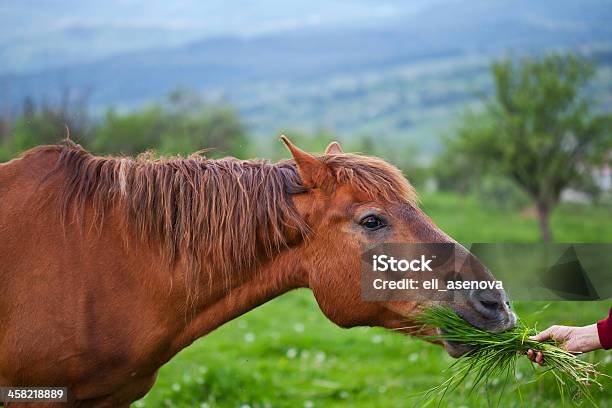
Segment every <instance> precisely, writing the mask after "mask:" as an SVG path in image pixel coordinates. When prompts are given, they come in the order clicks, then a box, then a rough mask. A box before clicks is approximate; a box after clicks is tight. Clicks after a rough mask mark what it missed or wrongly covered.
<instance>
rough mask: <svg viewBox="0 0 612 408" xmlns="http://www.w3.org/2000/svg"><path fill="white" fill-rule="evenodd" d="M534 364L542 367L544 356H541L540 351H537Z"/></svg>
mask: <svg viewBox="0 0 612 408" xmlns="http://www.w3.org/2000/svg"><path fill="white" fill-rule="evenodd" d="M535 361H536V363H538V364H539V365H544V356H543V355H542V352H541V351H538V355H537V356H536V359H535Z"/></svg>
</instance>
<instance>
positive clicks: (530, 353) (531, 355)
mask: <svg viewBox="0 0 612 408" xmlns="http://www.w3.org/2000/svg"><path fill="white" fill-rule="evenodd" d="M527 358H529V359H530V360H531V361H535V355H534V353H533V350H532V349H529V350H527Z"/></svg>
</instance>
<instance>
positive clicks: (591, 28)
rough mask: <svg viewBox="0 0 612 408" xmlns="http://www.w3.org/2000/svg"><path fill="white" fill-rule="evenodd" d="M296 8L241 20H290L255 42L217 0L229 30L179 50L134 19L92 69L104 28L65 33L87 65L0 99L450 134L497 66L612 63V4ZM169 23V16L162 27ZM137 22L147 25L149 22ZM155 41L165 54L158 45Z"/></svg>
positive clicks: (22, 84) (485, 1)
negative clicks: (563, 56)
mask: <svg viewBox="0 0 612 408" xmlns="http://www.w3.org/2000/svg"><path fill="white" fill-rule="evenodd" d="M115 1H117V2H118V0H115ZM27 3H28V2H25V4H27ZM94 3H95V4H97V5H98V6H100V4H99V3H97V2H94ZM120 3H121V2H120ZM128 3H129V4H132V3H133V2H128ZM157 3H158V2H154V3H153V4H154V5H155V4H157ZM187 3H188V4H191V3H190V2H187ZM292 3H293V2H287V3H286V4H285V2H280V1H272V0H269V1H264V2H262V3H261V10H255V11H253V9H257V7H256V6H254V5H251V14H249V13H246V14H249V15H250V16H251V19H253V18H255V17H257V16H264V15H265V16H268V20H266V21H267V23H265V24H264V22H262V21H259V22H258V23H259V25H257V24H255V26H256V27H260V28H261V27H264V26H266V25H267V24H271V23H273V22H279V23H280V22H282V21H284V20H285V19H286V18H288V17H287V16H292V18H295V19H294V20H292V21H294V28H293V29H287V26H284V27H280V28H277V29H264V28H261V30H259V29H257V28H253V27H251V29H252V31H253V32H256V34H253V33H251V34H249V35H243V34H244V33H245V32H246V31H248V29H246V28H244V29H241V28H240V27H239V26H240V24H237V23H236V21H233V20H231V15H232V13H231V10H230V9H228V8H227V7H226V8H223V6H222V5H221V3H220V2H216V1H214V2H212V3H211V4H215V5H216V7H217V8H218V10H213V11H219V10H221V11H219V14H218V15H219V16H224V17H225V18H228V19H230V20H229V24H228V27H230V28H231V30H230V31H231V32H230V33H228V35H223V36H217V37H212V38H205V39H202V40H198V41H191V42H189V43H188V44H180V45H176V44H175V42H176V41H178V42H180V41H179V40H178V39H176V38H174V37H172V36H171V35H167V33H168V32H167V31H165V29H166V28H167V27H166V28H163V27H162V28H160V27H150V26H146V25H145V26H144V28H143V27H140V28H134V24H133V23H134V22H133V21H132V24H131V25H129V24H128V25H127V27H130V28H125V27H123V28H117V29H113V30H110V32H109V33H108V34H107V39H108V38H110V39H112V41H111V43H112V44H114V45H113V47H115V48H113V47H110V48H108V49H107V51H104V52H102V54H104V55H106V54H108V55H107V56H105V57H104V58H95V55H97V54H96V52H99V51H100V50H101V49H104V46H103V45H100V44H99V43H98V42H97V41H98V40H99V38H100V35H101V34H100V33H101V32H102V31H100V32H96V33H94V34H92V31H91V30H92V29H91V27H89V28H82V29H76V28H75V27H74V26H73V27H72V30H73V31H72V33H71V35H73V36H74V41H75V43H76V44H78V47H81V48H83V47H87V46H88V45H90V44H91V45H92V48H94V49H96V50H97V51H96V52H93V53H91V54H88V53H85V54H84V57H83V61H84V62H78V61H77V62H74V61H72V62H70V60H69V61H67V63H66V64H65V65H64V66H61V67H57V61H52V62H51V63H50V64H49V65H50V66H51V67H47V68H42V69H39V70H37V71H35V72H27V73H13V74H4V75H0V89H2V90H3V92H4V100H5V101H9V103H10V104H13V105H14V106H16V105H18V104H19V103H20V101H21V100H22V99H23V98H24V97H26V96H33V97H35V98H38V99H40V98H47V99H50V100H53V99H54V98H56V97H57V95H58V94H59V93H60V91H62V90H63V89H64V88H70V89H74V90H81V91H82V90H86V91H88V92H90V94H91V100H90V102H91V104H92V105H93V107H94V108H95V109H98V110H100V109H103V108H104V107H106V106H108V105H115V106H117V107H119V108H127V109H129V108H131V107H135V106H138V105H140V104H142V103H146V102H147V101H151V100H156V99H159V98H160V97H162V96H163V95H164V94H166V93H167V92H168V91H170V90H172V89H174V88H177V87H187V88H193V89H196V90H198V91H201V92H202V93H204V95H206V96H207V97H208V98H209V99H211V100H215V101H221V102H228V103H231V104H233V105H236V106H237V107H238V108H239V109H240V111H241V113H242V114H243V115H244V116H245V118H246V119H247V121H248V123H249V125H250V126H251V127H252V129H254V130H255V131H256V132H257V133H259V134H266V133H271V132H274V131H276V130H277V129H278V128H280V127H300V128H306V129H315V128H317V127H328V128H330V129H332V130H334V131H337V132H339V133H341V134H380V133H384V134H393V135H397V134H413V135H414V134H418V135H423V134H426V133H428V132H430V131H431V130H432V129H433V128H434V127H436V126H440V124H442V123H444V124H447V123H448V120H449V118H450V117H451V112H455V111H456V110H457V109H460V108H462V107H465V106H466V104H469V103H472V102H473V101H474V94H475V93H476V91H482V90H483V89H487V86H488V82H487V81H488V74H487V67H488V65H489V62H490V60H491V58H493V57H497V56H500V55H502V54H505V53H511V54H513V55H524V54H539V53H542V52H545V51H547V50H552V49H576V50H582V51H583V52H587V53H589V54H590V55H594V56H595V57H596V58H599V59H600V60H602V61H603V63H605V64H608V63H609V59H610V55H611V54H610V47H609V45H610V44H612V25H610V24H609V22H610V21H612V1H608V0H606V1H604V0H584V1H581V2H575V1H573V0H558V1H553V0H542V1H537V2H534V1H529V0H516V1H510V0H472V1H469V2H459V1H453V0H440V1H437V2H433V3H431V4H427V5H426V4H425V3H424V2H417V3H413V5H412V6H411V7H408V8H407V7H405V3H409V2H401V1H399V0H398V1H387V2H384V3H379V2H377V1H374V0H372V1H367V0H361V1H357V2H355V3H354V4H355V5H356V6H355V7H356V9H355V10H356V11H354V12H353V13H348V15H347V17H346V19H344V20H343V19H342V13H343V12H344V11H346V4H347V3H351V4H352V3H353V2H343V1H340V0H336V1H332V2H326V1H323V0H316V1H314V3H313V6H312V8H304V6H302V8H303V10H302V11H303V13H302V17H303V18H302V19H300V18H297V17H296V11H292V10H290V7H291V6H290V4H292ZM323 3H326V4H325V5H324V4H323ZM134 4H136V5H138V6H139V7H140V6H142V4H140V3H139V2H135V3H134ZM164 4H165V3H164ZM198 4H199V2H198ZM258 4H259V3H258ZM191 5H192V6H193V4H191ZM157 6H159V4H157ZM383 6H384V7H383ZM83 7H84V6H83ZM159 7H161V8H162V9H163V7H162V6H159ZM194 7H195V6H194ZM202 7H204V6H202ZM275 7H277V8H278V10H276V9H275ZM315 7H321V10H322V12H321V14H320V24H308V21H309V20H308V18H311V20H312V15H311V14H309V13H308V12H307V11H306V10H314V9H315ZM381 7H382V8H381ZM385 7H386V8H385ZM154 8H155V7H154ZM0 9H2V6H0ZM274 10H276V11H274ZM375 10H378V11H377V13H378V14H376V12H375ZM385 10H386V12H385ZM133 11H135V10H133ZM368 11H369V12H370V13H372V16H373V17H372V18H367V12H368ZM324 12H327V14H325V13H324ZM169 13H170V12H169ZM364 13H366V14H364ZM385 13H387V14H385ZM269 15H272V16H273V17H274V18H271V17H269ZM308 16H310V17H308ZM158 17H159V16H158ZM175 17H176V15H173V14H172V13H170V15H169V19H168V23H169V22H171V21H174V20H173V18H175ZM307 17H308V18H307ZM262 18H263V17H262ZM127 20H129V19H127ZM127 20H126V21H127ZM143 20H145V21H152V20H154V19H152V17H151V16H150V15H148V14H146V13H145V16H144V17H143ZM188 20H189V21H191V22H193V21H195V20H197V18H195V17H194V16H189V18H188ZM255 20H257V18H255ZM255 20H253V21H255ZM232 21H233V22H232ZM245 21H251V20H248V19H247V20H241V22H245ZM312 21H314V20H312ZM312 21H311V22H312ZM337 21H342V22H344V24H334V22H337ZM217 23H219V22H217ZM196 26H197V25H196ZM213 26H214V25H213ZM211 27H212V26H211ZM209 28H210V27H209ZM122 30H123V31H122ZM131 30H135V31H131ZM140 30H143V31H140ZM211 30H212V29H211ZM94 31H95V30H94ZM213 31H214V30H213ZM195 32H197V33H200V31H197V30H196V31H195ZM262 32H263V34H262ZM139 33H140V34H139ZM147 33H149V34H147ZM192 34H193V33H192ZM238 34H241V35H238ZM41 35H42V34H41ZM147 35H150V38H148V39H147ZM3 36H6V33H3ZM158 38H160V39H159V41H158V40H157V39H158ZM173 38H174V39H173ZM181 38H182V39H183V40H184V38H190V37H189V35H186V36H185V37H181ZM122 39H124V40H122ZM151 39H153V40H154V42H156V43H158V44H159V45H158V46H155V47H153V46H152V43H151V42H150V41H149V40H151ZM122 42H123V43H125V44H124V45H125V47H126V48H130V47H132V48H135V49H139V48H142V47H144V48H146V49H141V50H139V51H129V52H120V53H116V52H115V51H113V50H117V49H119V50H121V47H122ZM69 43H70V42H69ZM78 47H77V48H78ZM9 48H10V47H9ZM26 48H27V47H26ZM45 49H47V48H45ZM48 50H49V52H51V48H49V49H48ZM0 52H1V51H0ZM11 52H13V51H11ZM100 52H101V51H100ZM9 53H10V52H9ZM105 53H106V54H105ZM94 54H95V55H94ZM0 55H3V54H0ZM3 58H6V57H4V56H3ZM77 60H78V58H77ZM43 65H44V64H43ZM604 78H607V77H605V76H604ZM597 92H598V93H599V94H600V96H603V99H604V104H605V103H608V102H609V100H610V99H612V98H610V97H609V95H610V92H611V90H610V85H609V84H608V83H604V84H603V85H602V86H601V87H599V89H598V90H597ZM0 98H1V97H0ZM1 102H2V100H0V103H1ZM606 106H607V105H606Z"/></svg>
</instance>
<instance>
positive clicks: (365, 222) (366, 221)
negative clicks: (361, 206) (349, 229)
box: [359, 215, 386, 231]
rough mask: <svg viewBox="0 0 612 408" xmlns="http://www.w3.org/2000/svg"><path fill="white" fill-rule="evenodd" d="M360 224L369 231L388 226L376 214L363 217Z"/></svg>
mask: <svg viewBox="0 0 612 408" xmlns="http://www.w3.org/2000/svg"><path fill="white" fill-rule="evenodd" d="M359 225H361V226H362V227H364V228H365V229H367V230H368V231H376V230H377V229H381V228H382V227H384V226H386V224H385V222H384V221H383V220H382V219H380V218H379V217H377V216H375V215H368V216H367V217H365V218H363V219H362V220H361V221H360V222H359Z"/></svg>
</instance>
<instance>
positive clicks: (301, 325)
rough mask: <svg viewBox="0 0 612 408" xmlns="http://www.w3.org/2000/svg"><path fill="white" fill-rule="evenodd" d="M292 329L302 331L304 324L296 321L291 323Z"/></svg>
mask: <svg viewBox="0 0 612 408" xmlns="http://www.w3.org/2000/svg"><path fill="white" fill-rule="evenodd" d="M293 330H295V331H296V332H297V333H302V332H303V331H304V325H303V324H302V323H296V324H294V325H293Z"/></svg>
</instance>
